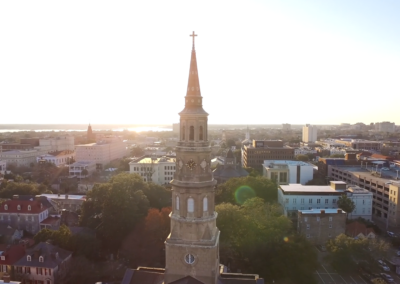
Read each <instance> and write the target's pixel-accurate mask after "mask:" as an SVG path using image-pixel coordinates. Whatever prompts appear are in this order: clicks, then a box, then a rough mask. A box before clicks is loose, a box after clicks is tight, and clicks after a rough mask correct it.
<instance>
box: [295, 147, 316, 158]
mask: <svg viewBox="0 0 400 284" xmlns="http://www.w3.org/2000/svg"><path fill="white" fill-rule="evenodd" d="M307 154H312V155H315V154H317V150H314V149H310V148H308V147H301V148H296V149H294V155H295V156H297V155H307Z"/></svg>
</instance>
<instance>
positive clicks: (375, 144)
mask: <svg viewBox="0 0 400 284" xmlns="http://www.w3.org/2000/svg"><path fill="white" fill-rule="evenodd" d="M336 143H338V144H342V145H344V146H346V147H349V148H353V149H356V150H375V151H380V150H381V147H382V142H380V141H370V140H363V139H340V140H336Z"/></svg>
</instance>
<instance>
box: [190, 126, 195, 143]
mask: <svg viewBox="0 0 400 284" xmlns="http://www.w3.org/2000/svg"><path fill="white" fill-rule="evenodd" d="M189 140H190V141H193V140H194V126H190V133H189Z"/></svg>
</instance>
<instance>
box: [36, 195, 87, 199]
mask: <svg viewBox="0 0 400 284" xmlns="http://www.w3.org/2000/svg"><path fill="white" fill-rule="evenodd" d="M41 196H45V197H47V198H49V199H75V200H80V199H83V200H86V195H75V194H74V195H70V194H67V195H65V194H60V195H58V194H41ZM67 196H68V197H67Z"/></svg>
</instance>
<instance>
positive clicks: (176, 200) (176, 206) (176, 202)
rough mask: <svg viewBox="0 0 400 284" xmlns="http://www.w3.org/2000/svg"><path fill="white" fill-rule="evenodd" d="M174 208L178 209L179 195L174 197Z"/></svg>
mask: <svg viewBox="0 0 400 284" xmlns="http://www.w3.org/2000/svg"><path fill="white" fill-rule="evenodd" d="M175 209H176V210H179V196H178V195H177V196H176V198H175Z"/></svg>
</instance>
